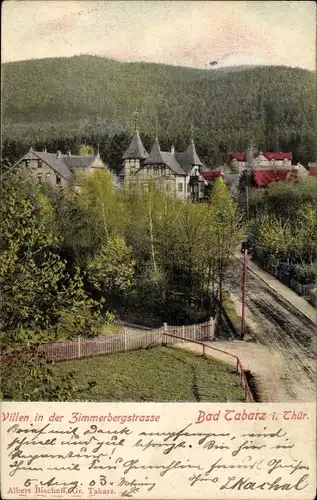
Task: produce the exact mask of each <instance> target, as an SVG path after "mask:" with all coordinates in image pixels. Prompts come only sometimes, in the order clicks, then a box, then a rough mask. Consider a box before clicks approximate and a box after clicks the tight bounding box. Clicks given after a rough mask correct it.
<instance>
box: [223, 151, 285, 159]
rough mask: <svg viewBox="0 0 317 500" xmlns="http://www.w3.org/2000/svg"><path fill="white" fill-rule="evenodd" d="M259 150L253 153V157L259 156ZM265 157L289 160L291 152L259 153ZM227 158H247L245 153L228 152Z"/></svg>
mask: <svg viewBox="0 0 317 500" xmlns="http://www.w3.org/2000/svg"><path fill="white" fill-rule="evenodd" d="M259 154H260V153H259V152H257V153H254V154H253V157H254V158H256V157H257V156H259ZM261 154H262V155H263V156H264V157H265V158H267V159H268V160H285V159H287V160H291V159H292V158H293V155H292V153H261ZM229 159H230V161H232V160H238V161H245V160H246V159H247V154H246V153H229Z"/></svg>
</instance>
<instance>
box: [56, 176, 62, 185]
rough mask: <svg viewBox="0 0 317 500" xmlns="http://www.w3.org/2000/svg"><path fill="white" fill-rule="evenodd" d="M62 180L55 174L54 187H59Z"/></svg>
mask: <svg viewBox="0 0 317 500" xmlns="http://www.w3.org/2000/svg"><path fill="white" fill-rule="evenodd" d="M61 181H62V178H61V176H60V175H58V174H56V185H57V186H59V185H60V184H61Z"/></svg>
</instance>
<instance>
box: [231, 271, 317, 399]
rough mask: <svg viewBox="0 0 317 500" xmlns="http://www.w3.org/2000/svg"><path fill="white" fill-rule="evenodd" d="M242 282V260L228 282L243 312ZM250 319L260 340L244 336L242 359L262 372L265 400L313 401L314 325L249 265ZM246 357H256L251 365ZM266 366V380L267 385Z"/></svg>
mask: <svg viewBox="0 0 317 500" xmlns="http://www.w3.org/2000/svg"><path fill="white" fill-rule="evenodd" d="M241 282H242V266H241V264H240V263H238V262H236V263H235V264H234V265H233V266H232V268H231V269H230V270H229V272H228V275H227V278H226V288H227V289H228V291H229V292H230V296H231V298H232V300H233V302H234V305H235V307H236V310H237V313H238V314H239V315H240V314H241ZM246 321H247V324H248V325H249V326H250V327H251V329H252V330H253V335H254V340H255V342H256V344H255V345H254V346H253V347H251V343H250V342H246V343H245V348H244V347H240V348H239V349H240V350H241V349H243V351H244V352H243V355H242V354H241V359H242V361H244V363H245V364H246V365H248V368H249V369H251V371H253V373H254V374H255V376H256V374H257V372H258V373H260V372H261V379H262V391H263V400H266V401H268V400H271V401H315V399H316V386H315V384H316V326H315V325H314V324H313V322H312V321H311V320H309V319H308V318H307V317H306V316H305V315H303V314H302V313H301V312H300V311H298V310H297V309H296V308H295V307H293V306H292V305H291V304H290V302H289V301H287V300H285V299H284V298H283V297H281V296H280V295H279V294H277V293H276V292H275V291H274V290H272V288H270V287H269V286H268V285H267V284H266V283H265V282H264V281H263V280H262V279H260V278H259V277H258V276H257V275H256V274H255V273H254V272H252V271H251V270H250V271H249V272H248V277H247V310H246ZM248 345H249V346H250V347H248ZM229 346H230V344H228V350H229ZM256 346H258V347H256ZM263 348H264V349H263ZM257 351H258V354H256V352H257ZM248 352H249V354H248ZM233 354H234V353H233ZM248 357H251V358H253V361H252V363H251V364H252V367H253V368H252V367H251V366H250V363H249V362H248ZM256 358H257V359H256ZM265 364H266V365H267V369H266V370H265ZM265 371H266V372H267V383H266V384H264V386H263V381H264V379H265V376H264V375H265V373H264V372H265ZM272 374H274V376H272ZM268 398H270V399H268ZM271 398H272V399H271Z"/></svg>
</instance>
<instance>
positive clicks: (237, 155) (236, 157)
mask: <svg viewBox="0 0 317 500" xmlns="http://www.w3.org/2000/svg"><path fill="white" fill-rule="evenodd" d="M229 159H230V160H231V161H232V160H238V161H245V160H246V159H247V154H246V153H229Z"/></svg>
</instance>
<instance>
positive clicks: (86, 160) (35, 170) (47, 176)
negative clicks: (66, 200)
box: [13, 148, 108, 188]
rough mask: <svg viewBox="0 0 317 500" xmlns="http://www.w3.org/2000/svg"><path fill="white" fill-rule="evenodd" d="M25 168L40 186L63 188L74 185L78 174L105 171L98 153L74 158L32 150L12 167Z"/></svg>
mask: <svg viewBox="0 0 317 500" xmlns="http://www.w3.org/2000/svg"><path fill="white" fill-rule="evenodd" d="M15 167H25V168H27V170H28V171H29V172H30V173H31V175H32V177H34V179H35V180H36V181H37V182H38V183H39V184H42V183H44V182H47V183H49V184H51V185H52V186H54V187H58V188H64V187H65V186H67V185H69V184H74V181H75V179H76V174H77V173H78V172H92V171H94V170H96V169H107V168H108V167H107V166H106V165H105V164H104V162H103V161H102V159H101V158H100V155H99V153H98V154H97V155H91V156H75V155H72V154H71V152H70V151H68V153H67V154H62V153H61V151H57V153H47V151H46V150H45V151H34V150H33V149H32V148H30V150H29V151H28V152H27V153H26V155H24V156H23V157H22V158H21V159H20V160H19V161H18V162H17V163H16V164H15V165H14V166H13V168H15Z"/></svg>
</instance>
